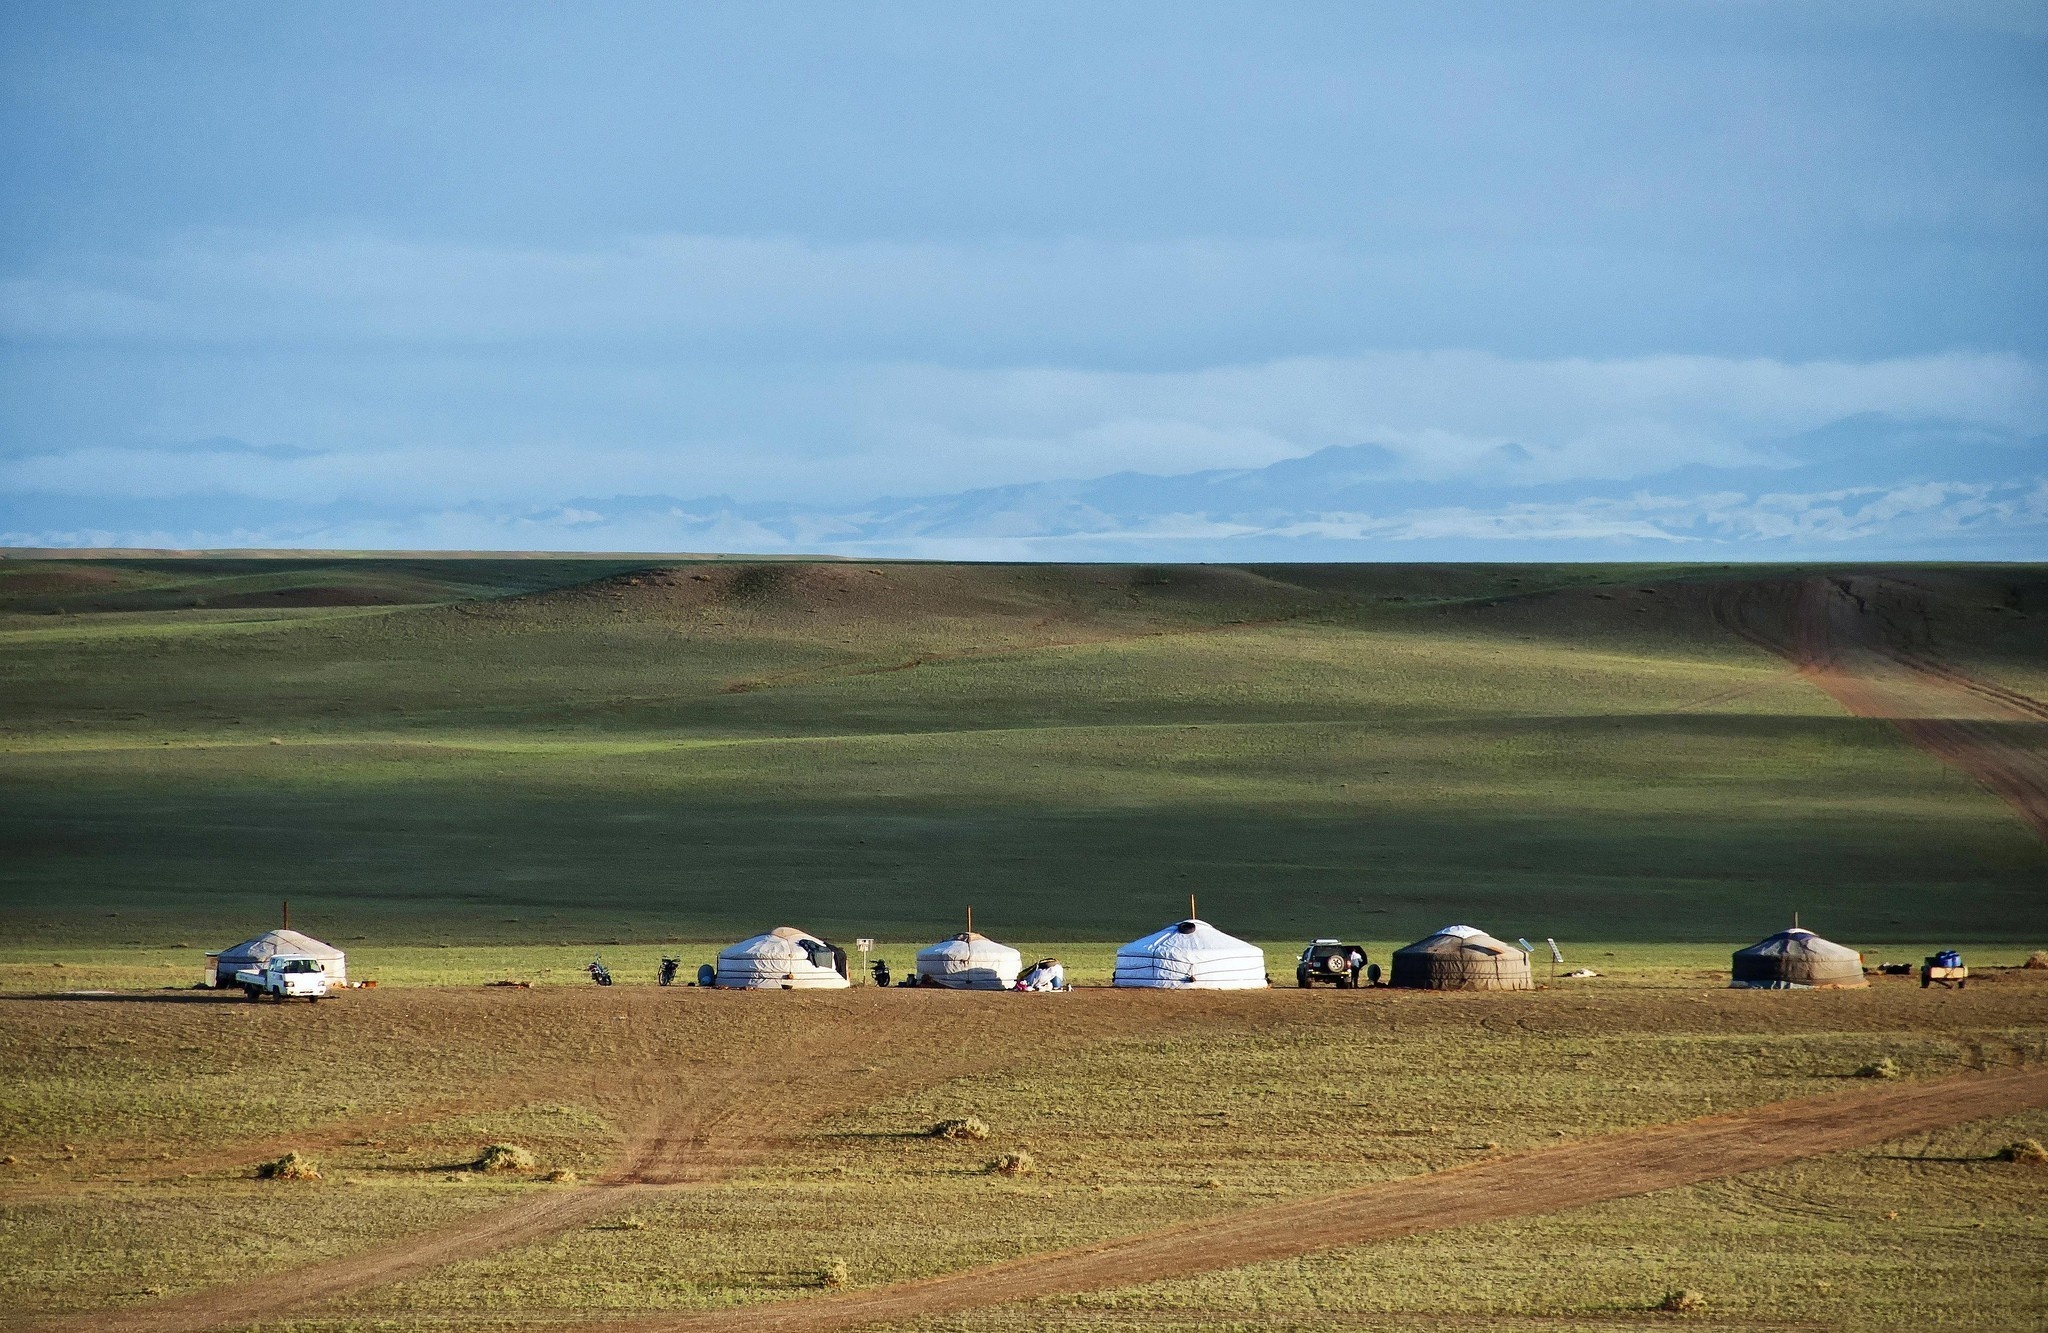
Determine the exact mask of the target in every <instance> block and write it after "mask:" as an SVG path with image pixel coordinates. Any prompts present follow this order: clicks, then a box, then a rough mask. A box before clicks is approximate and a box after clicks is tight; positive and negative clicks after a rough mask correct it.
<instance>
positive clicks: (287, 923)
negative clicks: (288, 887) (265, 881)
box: [284, 898, 292, 930]
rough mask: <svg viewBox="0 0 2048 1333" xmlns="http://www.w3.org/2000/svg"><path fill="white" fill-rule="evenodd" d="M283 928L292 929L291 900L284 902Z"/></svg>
mask: <svg viewBox="0 0 2048 1333" xmlns="http://www.w3.org/2000/svg"><path fill="white" fill-rule="evenodd" d="M284 928H285V929H286V930H290V929H291V928H292V900H291V899H289V898H287V899H285V900H284Z"/></svg>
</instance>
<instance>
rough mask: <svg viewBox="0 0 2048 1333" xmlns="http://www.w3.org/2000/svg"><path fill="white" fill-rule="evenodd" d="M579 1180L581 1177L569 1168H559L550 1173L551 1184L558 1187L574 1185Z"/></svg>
mask: <svg viewBox="0 0 2048 1333" xmlns="http://www.w3.org/2000/svg"><path fill="white" fill-rule="evenodd" d="M579 1179H581V1177H579V1176H578V1175H577V1174H576V1173H575V1172H574V1171H571V1170H569V1169H568V1168H567V1167H557V1168H555V1169H554V1170H553V1171H550V1172H548V1180H549V1182H550V1183H552V1184H556V1185H573V1184H575V1183H576V1182H577V1181H578V1180H579Z"/></svg>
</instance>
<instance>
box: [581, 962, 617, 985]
mask: <svg viewBox="0 0 2048 1333" xmlns="http://www.w3.org/2000/svg"><path fill="white" fill-rule="evenodd" d="M583 970H584V971H585V972H588V973H589V974H590V979H591V980H592V981H595V982H596V983H597V984H598V985H600V986H609V985H611V984H612V970H611V969H610V968H608V967H606V966H605V965H604V959H602V958H593V959H591V960H590V962H589V964H588V965H587V966H585V967H584V969H583Z"/></svg>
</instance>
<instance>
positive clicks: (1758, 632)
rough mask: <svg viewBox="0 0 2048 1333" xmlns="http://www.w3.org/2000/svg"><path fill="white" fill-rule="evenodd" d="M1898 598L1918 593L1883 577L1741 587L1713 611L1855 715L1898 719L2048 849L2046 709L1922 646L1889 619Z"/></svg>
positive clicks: (1908, 735)
mask: <svg viewBox="0 0 2048 1333" xmlns="http://www.w3.org/2000/svg"><path fill="white" fill-rule="evenodd" d="M1899 595H1904V596H1907V597H1911V596H1913V595H1915V590H1913V589H1912V588H1911V587H1910V586H1909V585H1905V584H1899V583H1897V582H1896V581H1894V580H1887V579H1883V578H1879V577H1876V576H1858V577H1855V578H1820V579H1808V580H1804V581H1801V582H1796V583H1795V582H1785V583H1772V584H1763V583H1759V584H1743V585H1735V586H1732V587H1730V588H1728V589H1726V590H1724V591H1723V592H1721V593H1720V594H1718V595H1717V596H1716V598H1715V599H1714V602H1713V612H1714V617H1715V619H1716V620H1717V621H1719V622H1720V623H1721V624H1722V625H1723V626H1725V627H1726V628H1728V629H1729V630H1731V631H1733V632H1734V633H1736V634H1737V635H1739V636H1741V637H1742V638H1744V639H1746V640H1748V641H1749V642H1751V643H1754V644H1756V645H1758V646H1759V647H1762V648H1765V649H1767V650H1769V651H1771V652H1773V653H1776V654H1778V655H1779V656H1782V657H1785V658H1788V659H1790V660H1791V661H1792V663H1793V664H1794V666H1795V667H1796V668H1797V670H1798V671H1799V673H1800V675H1801V676H1803V677H1804V678H1805V679H1807V680H1809V681H1811V682H1812V683H1813V684H1814V685H1815V686H1817V687H1818V688H1820V689H1822V690H1824V691H1826V692H1827V694H1828V695H1829V696H1831V697H1832V698H1833V699H1834V700H1835V702H1836V703H1838V704H1840V705H1841V706H1842V707H1843V708H1844V709H1846V710H1847V711H1849V712H1850V713H1852V714H1854V715H1856V716H1857V717H1869V718H1880V719H1883V720H1884V721H1886V722H1889V723H1891V725H1892V726H1893V728H1894V729H1896V730H1897V731H1898V732H1899V734H1900V735H1901V736H1903V737H1905V739H1906V740H1907V741H1909V742H1911V743H1912V744H1913V745H1915V746H1918V747H1919V748H1920V749H1922V750H1925V751H1926V752H1927V753H1929V754H1931V755H1933V756H1934V757H1936V758H1937V759H1940V760H1941V761H1942V762H1944V763H1946V764H1948V765H1949V766H1950V767H1951V768H1954V769H1956V770H1957V771H1958V772H1961V773H1963V774H1965V775H1967V776H1968V777H1970V778H1972V779H1974V780H1975V781H1976V782H1977V784H1978V785H1979V786H1982V787H1983V788H1984V789H1985V790H1987V791H1989V792H1991V793H1992V794H1993V795H1995V796H1997V797H1999V798H2000V799H2001V800H2003V801H2005V802H2006V804H2008V805H2010V806H2011V807H2012V808H2013V810H2014V812H2015V813H2017V814H2018V815H2019V817H2020V819H2021V820H2022V821H2024V822H2025V823H2026V825H2027V826H2028V827H2029V828H2030V829H2032V830H2033V832H2034V834H2035V835H2036V836H2037V837H2039V838H2041V839H2042V840H2043V841H2048V727H2044V726H2043V724H2044V723H2048V703H2042V702H2041V701H2040V700H2038V699H2034V698H2031V697H2030V696H2028V695H2025V694H2022V693H2021V692H2019V691H2018V690H2014V689H2010V688H2008V687H2006V686H2003V685H1997V684H1994V683H1992V682H1990V681H1985V680H1980V679H1978V678H1977V677H1975V676H1972V675H1971V674H1970V673H1969V672H1967V671H1964V670H1963V669H1962V668H1961V667H1958V666H1956V665H1955V664H1954V663H1952V662H1948V661H1945V660H1943V659H1942V658H1940V657H1939V656H1936V655H1935V654H1934V653H1933V651H1932V646H1931V644H1924V643H1916V642H1915V639H1916V638H1924V637H1925V635H1924V631H1923V633H1922V634H1919V635H1916V634H1915V633H1914V632H1913V631H1912V629H1911V627H1910V626H1906V625H1901V624H1899V623H1898V621H1897V619H1896V617H1895V616H1894V615H1893V614H1890V613H1888V610H1887V606H1886V603H1887V601H1888V600H1892V599H1893V598H1895V597H1897V596H1899ZM1922 619H1923V620H1924V614H1923V616H1922ZM1773 620H1775V621H1777V622H1778V623H1777V624H1776V625H1775V626H1774V625H1771V624H1770V623H1769V622H1770V621H1773Z"/></svg>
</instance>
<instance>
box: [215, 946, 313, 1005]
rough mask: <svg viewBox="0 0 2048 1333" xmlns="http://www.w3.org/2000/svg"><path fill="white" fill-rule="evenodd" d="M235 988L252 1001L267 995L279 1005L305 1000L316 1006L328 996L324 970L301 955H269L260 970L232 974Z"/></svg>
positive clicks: (251, 969)
mask: <svg viewBox="0 0 2048 1333" xmlns="http://www.w3.org/2000/svg"><path fill="white" fill-rule="evenodd" d="M235 984H236V985H237V986H240V987H241V988H242V993H243V994H244V995H247V996H248V997H249V998H250V999H252V1000H260V999H262V998H263V997H264V996H266V995H268V996H269V997H270V998H271V999H273V1000H276V1001H278V1002H279V1003H282V1002H284V1001H285V1000H288V999H296V998H298V997H300V996H304V997H305V998H306V999H307V1000H310V1001H311V1002H313V1003H314V1004H318V1003H320V1001H321V1000H322V999H324V998H326V995H327V968H326V966H325V965H324V964H323V963H321V961H320V960H319V959H318V958H312V957H308V956H307V955H305V954H302V953H280V954H272V955H271V956H270V958H269V959H268V961H266V962H265V963H264V964H263V966H262V967H253V968H244V969H243V970H242V971H240V972H237V973H235Z"/></svg>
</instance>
